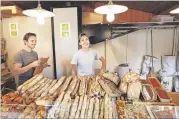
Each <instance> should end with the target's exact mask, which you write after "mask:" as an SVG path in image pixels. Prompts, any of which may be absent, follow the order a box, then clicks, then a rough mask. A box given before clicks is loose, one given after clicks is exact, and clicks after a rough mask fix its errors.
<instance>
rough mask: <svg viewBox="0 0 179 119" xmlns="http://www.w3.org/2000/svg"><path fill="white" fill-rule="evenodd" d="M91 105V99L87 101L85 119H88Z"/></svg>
mask: <svg viewBox="0 0 179 119" xmlns="http://www.w3.org/2000/svg"><path fill="white" fill-rule="evenodd" d="M89 103H90V99H87V103H86V109H85V114H84V115H85V119H88V118H87V116H88V109H89Z"/></svg>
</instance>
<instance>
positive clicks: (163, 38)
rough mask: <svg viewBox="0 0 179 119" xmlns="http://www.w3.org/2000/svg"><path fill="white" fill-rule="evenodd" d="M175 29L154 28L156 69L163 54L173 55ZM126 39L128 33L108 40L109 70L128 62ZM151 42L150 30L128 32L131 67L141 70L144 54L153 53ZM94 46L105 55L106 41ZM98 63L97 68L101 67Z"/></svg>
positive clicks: (93, 46)
mask: <svg viewBox="0 0 179 119" xmlns="http://www.w3.org/2000/svg"><path fill="white" fill-rule="evenodd" d="M173 31H174V30H173V29H155V30H153V44H154V46H153V47H154V48H153V52H154V56H156V57H157V58H158V61H157V62H156V63H155V64H154V68H155V71H158V70H159V69H160V68H161V55H172V43H173ZM147 32H148V35H147ZM147 37H148V38H147ZM126 41H127V35H124V36H121V37H118V38H116V39H113V40H108V41H107V57H106V60H107V70H109V71H112V72H115V71H117V69H116V68H117V66H118V65H119V64H121V63H125V62H126V55H125V54H126ZM150 43H151V42H150V31H147V30H139V31H136V32H132V33H130V34H128V55H127V57H128V63H129V65H130V68H132V69H133V70H134V71H139V70H140V68H141V62H142V58H143V55H146V54H148V55H151V49H150ZM92 48H94V49H96V50H98V51H99V52H100V53H101V54H102V55H103V56H104V54H105V52H104V51H105V50H104V49H105V45H104V42H101V43H98V44H95V45H92ZM96 64H97V65H96V68H99V66H100V65H99V62H98V63H96Z"/></svg>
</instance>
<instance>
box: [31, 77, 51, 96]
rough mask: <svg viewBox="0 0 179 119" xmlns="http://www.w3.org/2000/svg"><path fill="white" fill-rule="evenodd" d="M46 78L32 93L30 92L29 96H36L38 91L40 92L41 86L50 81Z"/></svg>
mask: <svg viewBox="0 0 179 119" xmlns="http://www.w3.org/2000/svg"><path fill="white" fill-rule="evenodd" d="M44 80H45V81H44V82H43V83H42V84H41V85H40V86H39V87H38V88H37V89H36V90H35V91H34V92H33V93H32V94H30V96H29V97H35V95H36V93H38V91H40V90H41V88H43V87H44V85H45V84H46V82H47V81H48V80H47V78H44Z"/></svg>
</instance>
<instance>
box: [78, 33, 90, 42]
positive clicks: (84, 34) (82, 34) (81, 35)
mask: <svg viewBox="0 0 179 119" xmlns="http://www.w3.org/2000/svg"><path fill="white" fill-rule="evenodd" d="M83 36H86V37H88V35H87V34H86V33H81V34H80V35H79V42H80V39H81V37H83Z"/></svg>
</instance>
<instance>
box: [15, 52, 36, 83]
mask: <svg viewBox="0 0 179 119" xmlns="http://www.w3.org/2000/svg"><path fill="white" fill-rule="evenodd" d="M36 60H38V55H37V52H35V51H33V50H32V51H31V52H28V51H26V50H24V49H22V50H20V51H19V52H18V53H17V54H16V55H15V57H14V63H18V64H22V67H24V66H27V65H29V64H30V63H32V62H34V61H36ZM34 70H35V68H32V69H30V70H29V71H27V72H25V73H23V74H20V75H19V80H24V81H25V80H28V79H30V78H32V77H33V73H34Z"/></svg>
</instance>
